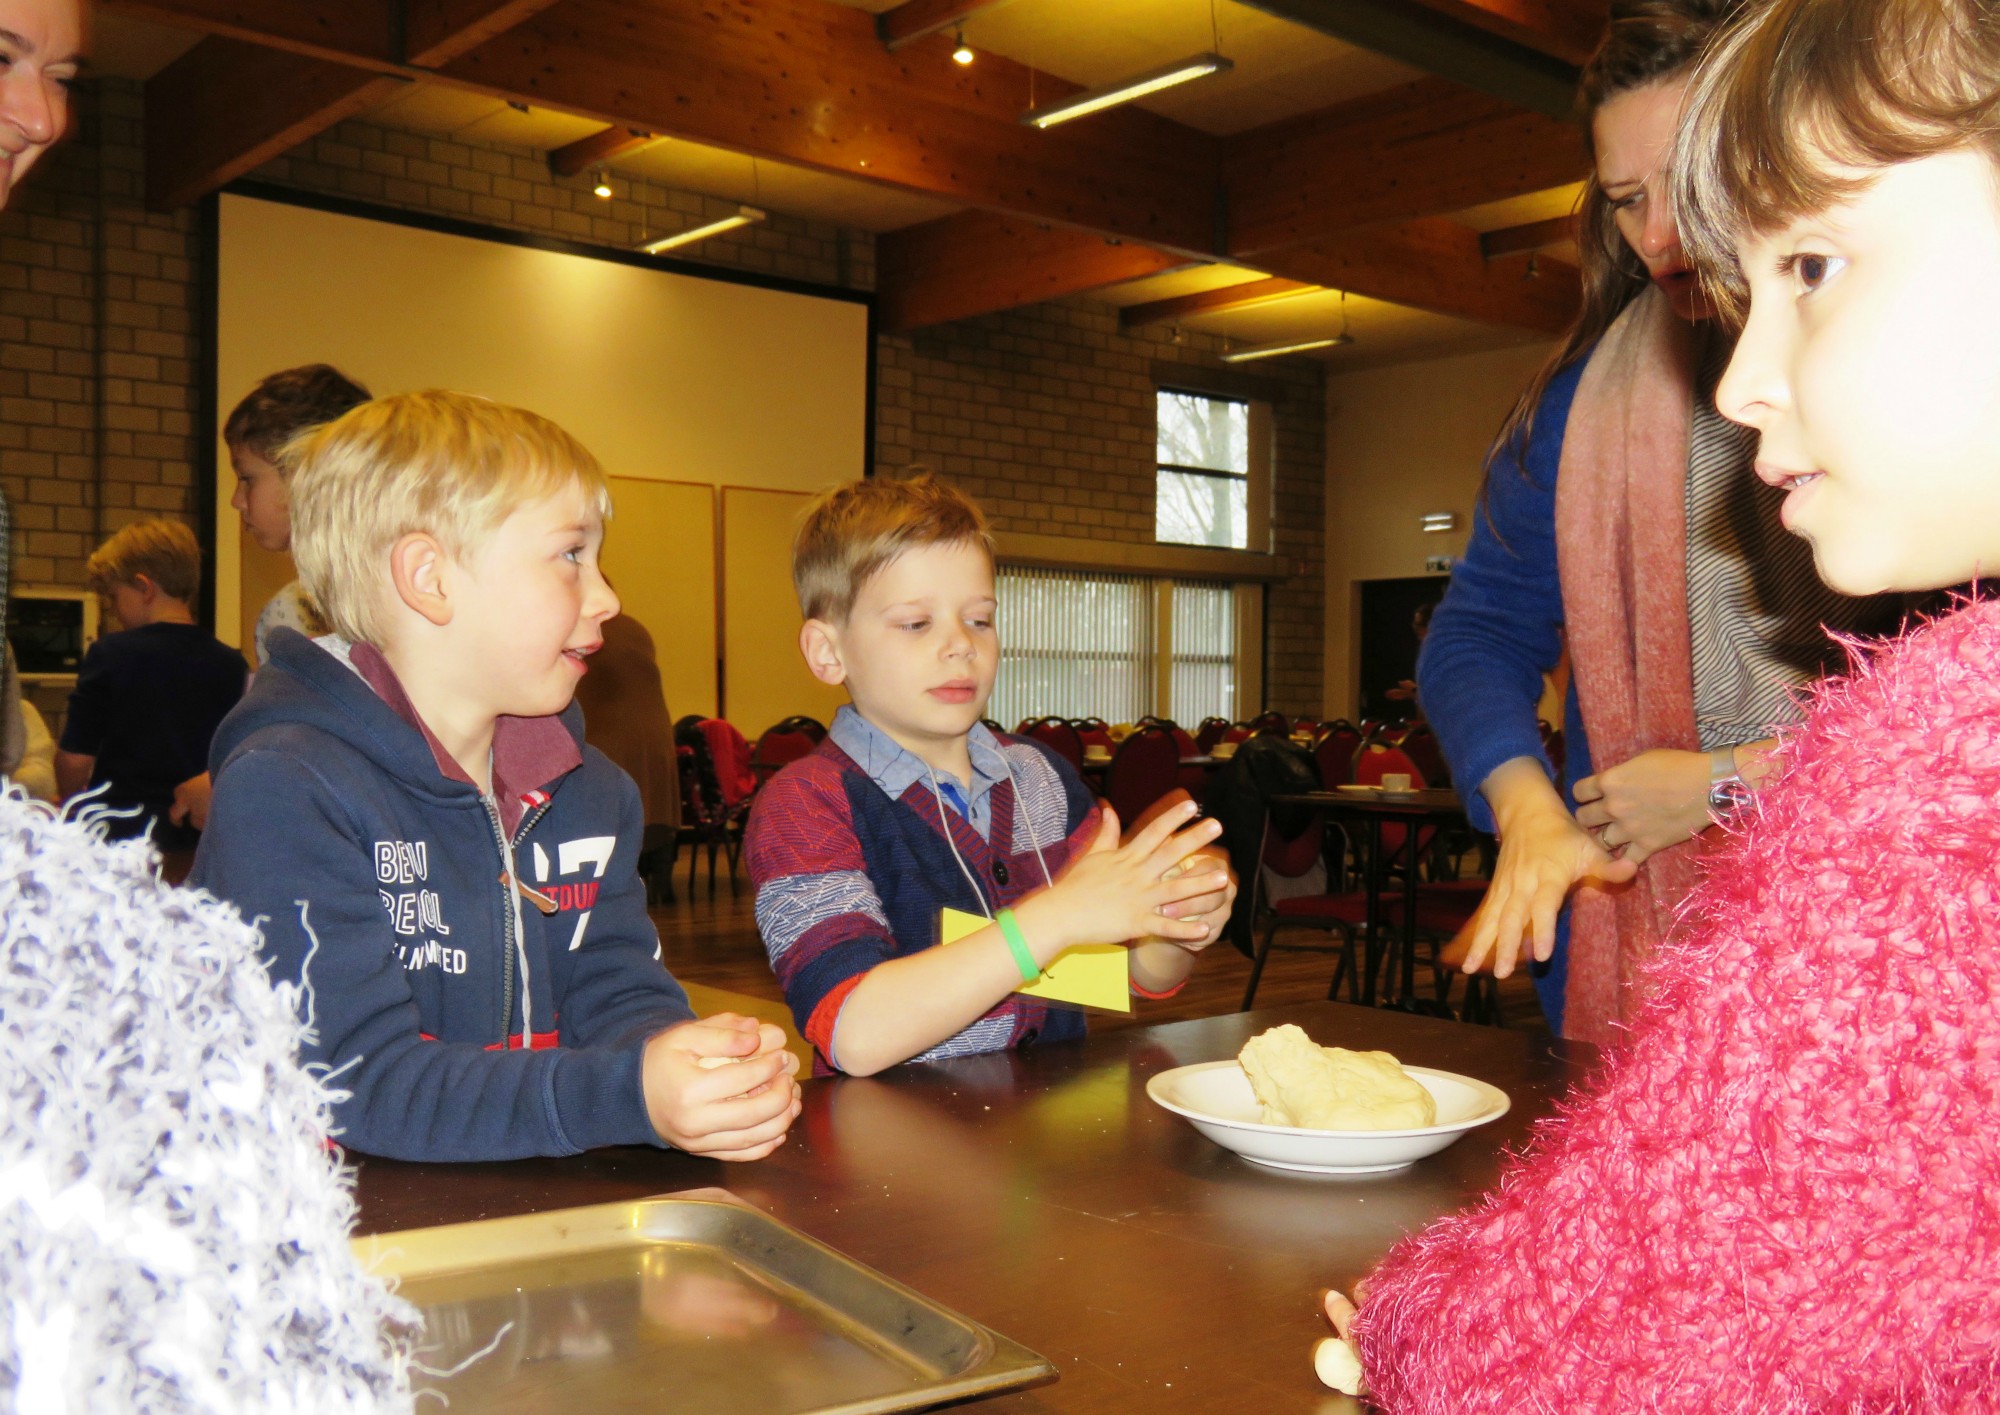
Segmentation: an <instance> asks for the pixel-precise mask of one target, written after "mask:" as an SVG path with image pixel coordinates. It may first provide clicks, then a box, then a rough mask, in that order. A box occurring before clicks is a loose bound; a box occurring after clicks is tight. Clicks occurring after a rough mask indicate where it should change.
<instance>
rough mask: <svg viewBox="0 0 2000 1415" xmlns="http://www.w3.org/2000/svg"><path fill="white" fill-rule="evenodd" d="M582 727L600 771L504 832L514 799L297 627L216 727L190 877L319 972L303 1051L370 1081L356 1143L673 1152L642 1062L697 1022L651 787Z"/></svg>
mask: <svg viewBox="0 0 2000 1415" xmlns="http://www.w3.org/2000/svg"><path fill="white" fill-rule="evenodd" d="M561 721H562V725H563V726H564V727H566V728H567V729H568V730H569V733H570V735H571V736H572V737H573V738H575V739H576V743H577V746H578V748H579V749H580V750H581V752H582V758H583V760H582V764H581V765H580V766H577V767H576V768H575V769H573V770H571V771H569V772H568V773H567V774H564V775H561V776H559V777H558V779H557V780H554V781H550V782H546V783H541V784H540V785H541V789H540V791H538V792H535V793H532V795H531V796H530V797H529V798H528V799H530V800H531V801H532V802H534V804H531V805H529V806H528V807H527V808H526V811H525V814H524V815H523V816H522V817H521V820H520V824H519V826H518V828H517V829H516V830H515V831H514V833H513V838H512V840H511V841H510V842H507V843H506V844H505V845H504V846H503V840H504V839H505V837H504V833H503V830H502V827H501V825H500V819H501V817H500V816H499V814H498V813H497V812H496V810H495V808H494V805H493V804H492V803H491V802H489V801H488V800H487V798H485V797H484V796H482V795H481V793H480V792H479V791H478V790H477V789H476V788H475V787H473V786H471V785H468V784H466V783H464V782H460V781H454V780H452V779H450V778H448V777H447V776H445V775H444V773H443V772H442V771H440V770H439V767H438V763H437V760H436V758H435V757H434V756H433V754H432V751H431V747H430V745H429V743H428V742H427V741H426V740H425V737H424V734H423V733H422V732H421V731H420V730H419V729H418V728H417V727H415V726H413V725H411V724H410V723H409V722H406V721H405V720H404V719H403V718H402V717H401V716H400V715H398V713H397V712H396V711H395V709H393V708H392V707H391V706H390V705H389V704H388V703H386V702H384V701H383V700H382V698H381V697H379V696H378V695H377V694H376V692H375V690H374V689H373V688H371V687H370V686H369V685H368V683H367V682H365V681H364V680H363V679H362V677H361V676H360V674H359V673H358V672H357V671H356V670H355V669H353V668H352V667H350V666H349V665H348V664H347V663H346V662H345V661H343V659H341V658H340V657H337V656H336V655H335V654H334V653H333V652H330V651H329V650H328V649H326V648H322V647H320V646H319V645H317V644H315V643H313V642H312V641H311V640H308V639H306V638H304V637H303V636H301V635H299V634H296V633H293V632H291V631H289V630H279V631H277V632H276V633H274V634H273V635H272V636H271V660H270V662H269V663H268V664H267V665H266V666H265V667H264V669H263V670H262V671H261V672H259V673H258V674H257V676H256V679H255V680H254V681H253V683H252V684H251V688H250V691H249V693H248V694H247V695H246V696H245V697H244V699H243V701H242V702H241V703H240V704H239V705H238V706H237V707H236V709H235V710H234V711H233V712H231V713H230V714H229V716H228V717H227V718H225V719H224V720H223V723H222V726H221V727H220V728H219V729H218V730H217V732H216V736H215V743H214V747H213V749H212V752H211V756H210V765H211V770H212V771H213V773H214V776H215V791H214V799H213V801H212V803H211V805H210V808H209V817H208V827H207V829H206V830H205V831H204V833H203V835H202V842H201V851H200V854H199V855H198V856H197V857H196V860H195V868H194V874H193V876H192V877H191V879H190V881H189V882H190V883H192V884H195V885H199V886H200V887H202V888H204V889H207V890H209V891H210V892H212V893H214V894H215V895H217V896H219V897H220V898H222V899H225V900H228V901H229V902H230V903H233V904H234V905H236V907H237V908H238V909H240V910H241V911H242V913H243V915H244V917H245V918H248V919H253V920H261V921H262V925H263V931H264V955H265V958H266V960H267V961H268V963H269V965H270V968H271V973H272V976H273V977H274V978H276V979H281V980H300V979H302V980H303V981H304V982H306V983H307V984H308V985H309V987H310V993H309V994H308V996H307V998H306V1000H305V1003H304V1006H305V1008H306V1009H307V1013H308V1018H309V1020H310V1021H311V1023H312V1025H313V1028H314V1033H315V1038H316V1040H315V1041H314V1042H313V1043H311V1044H310V1045H309V1046H308V1048H307V1051H306V1054H305V1056H304V1058H303V1059H304V1060H305V1061H306V1062H308V1063H324V1064H326V1065H327V1066H328V1067H330V1068H331V1069H332V1071H333V1081H334V1084H335V1085H336V1086H337V1087H338V1088H339V1089H341V1090H344V1091H347V1092H349V1093H350V1096H349V1099H347V1100H346V1101H343V1102H341V1103H340V1104H339V1105H337V1106H336V1107H335V1110H334V1118H335V1121H336V1124H337V1125H338V1126H339V1133H338V1136H337V1138H338V1139H339V1140H340V1141H341V1143H343V1144H345V1145H349V1146H352V1147H353V1148H355V1149H358V1150H362V1151H364V1152H366V1153H368V1154H375V1155H386V1156H390V1157H393V1158H397V1159H411V1160H498V1159H513V1158H518V1157H521V1156H526V1155H562V1154H574V1153H576V1152H578V1151H581V1150H587V1149H591V1148H593V1147H595V1146H598V1145H621V1144H657V1143H659V1141H658V1137H657V1136H656V1135H655V1133H654V1130H653V1127H652V1124H651V1123H650V1121H649V1120H648V1119H647V1115H646V1101H645V1093H644V1087H643V1083H642V1080H641V1075H640V1062H641V1054H642V1052H643V1050H644V1047H645V1043H646V1041H647V1039H648V1038H650V1037H652V1036H653V1035H654V1034H656V1033H658V1032H660V1031H663V1030H664V1029H666V1028H668V1027H671V1026H674V1025H676V1024H677V1023H680V1022H685V1021H687V1020H689V1019H690V1018H691V1017H692V1016H693V1013H692V1011H691V1010H690V1009H689V1007H688V1002H687V994H686V993H684V992H683V991H682V990H681V987H680V985H679V984H678V983H676V982H675V981H674V980H673V977H672V976H671V975H670V974H669V973H668V972H667V970H666V968H665V967H664V966H663V965H662V964H661V962H660V957H659V952H660V946H659V936H658V935H657V934H656V933H655V931H654V929H653V926H652V922H651V920H649V919H648V918H647V917H646V899H645V888H644V886H643V885H642V884H641V882H640V880H639V878H638V872H637V869H636V865H637V861H638V855H639V839H640V834H641V830H642V821H641V817H640V809H639V794H638V790H637V788H635V787H634V786H633V784H632V781H631V778H629V777H628V776H626V775H625V773H624V772H622V771H620V770H619V769H618V768H617V767H615V766H613V765H612V764H611V762H610V761H609V760H608V759H606V757H605V756H604V755H603V753H601V752H599V751H597V750H596V749H595V748H594V747H588V746H584V745H583V715H582V713H581V712H580V711H579V710H578V709H577V708H576V707H575V706H574V705H572V706H571V707H570V708H569V709H568V711H566V712H565V713H564V714H563V716H562V719H561ZM510 855H511V857H512V861H514V862H518V870H516V869H515V868H514V865H513V864H512V863H510V859H509V856H510ZM510 873H514V874H516V876H517V877H518V878H520V879H521V880H522V882H523V883H524V884H527V885H531V886H532V887H533V889H534V892H535V893H536V894H539V895H541V896H542V899H541V901H540V902H534V901H532V900H530V899H529V898H528V897H527V894H526V891H522V892H519V893H517V892H516V891H515V890H513V889H510V888H509V887H507V885H506V883H505V880H506V879H507V877H508V875H509V874H510Z"/></svg>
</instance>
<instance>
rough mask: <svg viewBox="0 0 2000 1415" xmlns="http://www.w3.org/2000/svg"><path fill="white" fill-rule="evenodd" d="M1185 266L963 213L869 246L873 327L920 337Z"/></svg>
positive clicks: (1130, 247)
mask: <svg viewBox="0 0 2000 1415" xmlns="http://www.w3.org/2000/svg"><path fill="white" fill-rule="evenodd" d="M1184 263H1185V262H1184V260H1183V258H1182V257H1180V256H1177V255H1172V254H1169V253H1167V252H1165V251H1158V250H1154V249H1153V248H1152V247H1150V246H1144V245H1139V244H1137V243H1134V242H1126V241H1119V240H1116V239H1113V238H1108V237H1106V236H1103V235H1100V234H1097V233H1094V232H1090V231H1077V230H1072V229H1070V228H1067V227H1060V226H1046V225H1042V224H1039V223H1036V222H1033V221H1022V220H1018V219H1015V218H1011V217H1005V216H994V215H992V214H990V213H988V212H983V211H962V212H960V213H958V214H957V215H956V216H946V217H942V218H940V219H938V220H936V221H926V222H923V223H921V224H920V225H916V226H906V227H904V228H903V229H902V230H900V231H890V232H888V233H886V234H884V235H882V236H879V237H877V238H876V242H875V310H876V318H877V319H878V321H879V322H880V323H881V326H882V327H883V328H884V329H888V330H891V331H901V330H909V329H921V328H924V327H927V326H929V325H934V324H946V323H949V322H951V321H952V320H958V319H971V318H973V317H975V316H978V315H983V314H994V313H997V312H999V311H1001V310H1009V309H1017V308H1019V307H1020V306H1022V305H1033V304H1040V303H1041V302H1042V301H1044V300H1057V299H1063V298H1065V297H1067V296H1070V295H1081V294H1084V293H1086V292H1088V291H1091V290H1097V289H1102V288H1103V287H1104V286H1106V285H1115V284H1117V283H1118V282H1119V281H1121V280H1136V279H1139V278H1140V277H1142V276H1146V275H1157V274H1159V273H1160V272H1161V271H1164V270H1171V269H1173V268H1174V267H1176V266H1178V265H1181V264H1184Z"/></svg>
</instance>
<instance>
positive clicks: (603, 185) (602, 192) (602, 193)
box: [590, 167, 611, 201]
mask: <svg viewBox="0 0 2000 1415" xmlns="http://www.w3.org/2000/svg"><path fill="white" fill-rule="evenodd" d="M590 190H591V191H592V192H593V193H595V194H596V195H597V196H599V197H602V198H603V199H604V200H605V201H610V200H611V179H610V178H609V177H607V176H605V175H604V169H603V168H602V167H600V168H598V169H597V185H596V186H594V187H592V188H591V189H590Z"/></svg>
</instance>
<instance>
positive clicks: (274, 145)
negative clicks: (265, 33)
mask: <svg viewBox="0 0 2000 1415" xmlns="http://www.w3.org/2000/svg"><path fill="white" fill-rule="evenodd" d="M402 83H403V81H402V80H400V79H395V78H386V77H384V76H382V75H381V74H376V73H371V72H370V71H368V70H366V69H356V68H351V67H349V66H348V65H346V64H333V63H329V62H327V61H326V60H324V59H315V58H312V57H310V56H308V55H304V54H298V53H294V52H291V51H288V50H284V49H267V48H265V47H263V46H262V45H257V44H246V43H244V42H243V41H241V40H237V39H225V38H222V37H219V36H218V37H214V38H210V39H204V40H203V41H202V42H201V43H199V44H197V45H196V46H195V47H194V48H192V49H190V50H189V51H188V52H187V53H185V54H183V55H182V56H181V57H180V58H178V59H176V60H175V61H174V62H173V63H171V64H169V65H168V66H167V67H166V68H164V69H162V70H161V71H160V72H159V73H157V74H155V75H153V77H152V78H151V79H149V80H147V82H146V197H147V200H148V201H149V202H151V203H152V205H153V206H154V207H155V208H156V209H158V210H162V211H171V210H174V209H175V208H177V207H182V206H186V205H187V204H188V203H189V202H191V201H194V200H195V199H196V198H198V197H202V196H205V195H207V194H208V193H209V192H212V191H214V190H215V189H216V188H217V187H220V186H222V185H224V184H225V183H227V182H231V181H234V180H235V179H236V178H238V177H240V176H242V175H243V174H244V173H246V172H249V171H251V170H252V169H254V168H257V167H260V166H262V165H263V164H264V163H266V162H268V161H270V160H271V159H272V158H274V157H279V156H282V155H283V154H284V153H286V152H287V151H289V150H290V149H292V148H294V147H296V146H298V145H299V144H300V143H302V142H305V141H306V140H307V139H309V138H311V137H313V136H314V135H315V134H318V133H322V132H324V131H325V130H326V129H328V128H330V127H332V126H333V125H334V124H335V123H338V122H340V121H341V120H342V119H344V118H350V117H353V116H354V115H355V114H357V113H361V112H364V111H366V110H367V109H369V108H373V107H375V106H377V105H378V104H381V103H384V102H386V101H387V100H388V99H389V98H390V97H391V96H392V95H393V94H394V93H395V92H396V90H397V89H399V88H401V87H402Z"/></svg>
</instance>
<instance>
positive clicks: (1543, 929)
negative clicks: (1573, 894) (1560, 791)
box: [1462, 757, 1706, 978]
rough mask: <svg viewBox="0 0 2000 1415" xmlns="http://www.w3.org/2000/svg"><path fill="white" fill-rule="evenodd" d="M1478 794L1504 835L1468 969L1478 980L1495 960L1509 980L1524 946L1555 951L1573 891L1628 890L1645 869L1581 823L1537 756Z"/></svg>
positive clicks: (1507, 769)
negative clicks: (1587, 887)
mask: <svg viewBox="0 0 2000 1415" xmlns="http://www.w3.org/2000/svg"><path fill="white" fill-rule="evenodd" d="M1479 789H1480V791H1481V792H1482V793H1483V794H1484V795H1485V797H1486V799H1487V801H1488V802H1489V803H1490V804H1491V805H1492V807H1493V819H1494V823H1495V824H1496V825H1498V826H1499V828H1500V858H1499V860H1498V861H1497V863H1496V864H1495V865H1494V868H1493V882H1492V884H1490V885H1488V886H1487V889H1486V898H1485V900H1484V901H1483V902H1481V904H1480V906H1479V912H1478V913H1476V914H1474V915H1473V916H1472V925H1471V928H1470V930H1469V939H1470V943H1469V947H1468V948H1467V950H1466V954H1465V962H1464V963H1463V965H1462V966H1463V967H1464V969H1465V971H1466V972H1468V973H1476V972H1478V971H1479V970H1480V969H1481V968H1482V967H1483V966H1485V964H1486V960H1487V956H1488V955H1489V954H1491V955H1492V958H1493V965H1492V966H1493V975H1494V976H1495V977H1499V978H1504V977H1507V976H1508V975H1509V974H1511V973H1512V972H1513V971H1514V965H1515V963H1516V962H1517V961H1518V960H1519V958H1520V956H1521V945H1522V943H1523V942H1524V941H1525V942H1527V943H1529V944H1530V946H1531V947H1532V948H1533V950H1534V956H1535V958H1536V959H1538V960H1540V961H1542V962H1546V961H1548V958H1549V956H1550V955H1551V954H1553V953H1554V952H1555V947H1556V915H1557V914H1558V913H1560V912H1561V911H1562V905H1563V900H1564V899H1566V898H1568V897H1569V892H1570V890H1572V889H1574V888H1575V887H1576V886H1577V885H1579V884H1581V883H1583V882H1584V881H1585V880H1595V881H1597V882H1598V883H1601V884H1623V883H1624V882H1625V881H1627V880H1629V879H1631V878H1632V876H1633V875H1635V874H1637V873H1638V872H1639V865H1638V862H1637V861H1636V860H1631V859H1619V858H1614V857H1613V856H1612V854H1611V852H1610V851H1608V850H1606V849H1605V848H1604V846H1603V844H1602V843H1600V842H1599V841H1598V839H1597V837H1595V836H1593V835H1590V834H1588V833H1587V832H1586V831H1585V830H1584V829H1583V828H1582V827H1581V826H1579V825H1578V824H1577V823H1576V821H1575V820H1574V819H1573V818H1572V817H1571V816H1570V813H1569V811H1568V810H1567V808H1565V807H1564V805H1563V800H1562V797H1561V796H1559V795H1557V794H1556V789H1555V785H1554V783H1552V782H1551V781H1550V780H1549V776H1548V771H1547V770H1546V768H1544V767H1543V766H1542V764H1541V763H1540V762H1539V761H1536V760H1535V759H1534V758H1532V757H1515V758H1514V759H1513V760H1512V761H1506V762H1502V763H1501V764H1500V765H1499V766H1497V767H1495V768H1494V769H1493V773H1492V775H1490V776H1488V777H1487V778H1486V780H1485V781H1484V782H1482V783H1481V784H1480V788H1479ZM1705 789H1706V788H1705V787H1704V791H1705Z"/></svg>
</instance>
